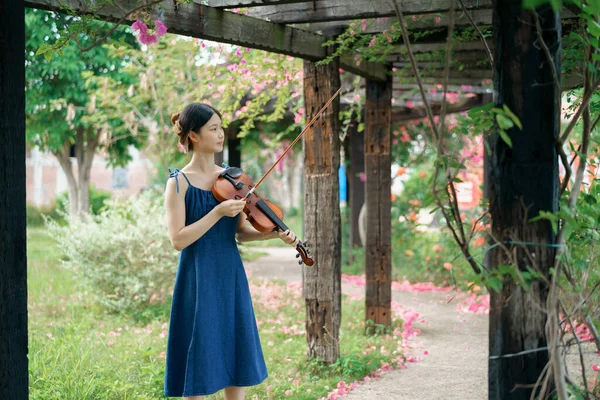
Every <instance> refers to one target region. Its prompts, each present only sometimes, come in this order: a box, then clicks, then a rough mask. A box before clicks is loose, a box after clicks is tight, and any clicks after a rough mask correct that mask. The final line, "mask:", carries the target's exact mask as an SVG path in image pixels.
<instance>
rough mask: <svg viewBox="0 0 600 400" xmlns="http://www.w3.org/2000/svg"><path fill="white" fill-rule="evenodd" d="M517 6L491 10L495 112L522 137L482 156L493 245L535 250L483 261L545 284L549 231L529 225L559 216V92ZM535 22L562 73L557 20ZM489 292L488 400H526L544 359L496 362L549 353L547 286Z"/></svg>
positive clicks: (496, 142)
mask: <svg viewBox="0 0 600 400" xmlns="http://www.w3.org/2000/svg"><path fill="white" fill-rule="evenodd" d="M521 4H522V0H503V1H499V0H495V1H494V5H493V7H494V10H493V13H494V14H493V28H494V40H495V42H496V54H495V56H494V63H495V65H494V84H495V88H496V99H495V103H496V105H497V106H498V107H502V106H503V105H506V106H508V107H509V108H510V110H512V111H513V112H514V113H515V114H516V115H517V116H518V118H519V119H520V120H521V123H522V125H523V130H522V131H521V130H520V129H519V128H517V127H516V126H515V127H513V128H512V129H510V130H508V131H507V133H508V134H509V136H510V138H511V140H512V144H513V145H512V148H511V147H509V146H508V145H507V144H506V143H505V142H504V141H503V140H502V139H501V138H500V137H499V136H498V135H497V134H494V135H492V136H491V138H490V146H491V154H490V153H487V152H486V158H485V162H486V168H485V175H486V177H485V178H486V185H485V186H486V192H487V193H486V198H488V199H489V201H490V213H491V220H492V222H491V231H492V233H493V235H494V237H495V239H497V240H500V241H504V242H505V243H506V242H508V241H512V242H515V241H518V242H522V243H523V242H527V243H535V244H536V245H519V244H511V243H507V244H506V247H507V248H508V249H509V250H510V252H511V255H508V254H507V253H506V252H505V251H504V250H503V249H502V248H501V246H499V247H495V248H494V249H492V250H491V251H489V252H488V253H487V254H486V259H485V266H486V268H487V269H489V270H491V271H497V270H498V267H499V266H500V265H511V266H512V268H515V269H517V270H518V271H525V270H526V267H527V266H534V267H536V268H538V269H539V272H541V274H542V275H543V276H544V278H545V279H548V278H549V268H550V267H551V266H552V265H553V262H554V249H553V248H552V247H549V246H548V245H550V244H552V243H554V240H555V237H554V234H553V231H552V228H551V225H550V223H548V222H547V221H538V222H528V219H530V218H533V217H535V216H537V215H538V213H539V211H540V210H543V211H548V212H555V211H557V209H558V198H559V197H558V196H559V193H558V190H559V176H558V157H557V150H556V149H557V147H556V146H557V136H558V130H559V127H560V120H559V116H560V110H559V109H558V108H557V102H556V98H557V96H558V95H559V90H560V89H559V88H556V87H555V85H554V79H553V75H552V70H551V67H550V64H549V62H548V59H547V57H546V56H545V54H544V51H543V49H542V46H540V43H539V41H538V37H537V31H536V24H535V19H534V16H533V14H532V12H530V11H526V10H522V9H521ZM539 18H540V22H541V24H542V31H543V37H544V40H545V42H546V43H547V45H548V47H549V50H550V53H551V56H552V59H553V62H554V64H555V66H556V70H557V71H559V72H560V63H559V57H560V49H561V42H560V37H561V25H560V19H559V15H558V14H556V13H554V12H553V11H552V9H551V8H550V7H549V6H548V7H544V8H543V9H540V10H539ZM558 79H560V75H559V76H558ZM524 247H526V251H525V250H524ZM527 253H530V254H531V255H532V256H531V258H530V257H528V255H527ZM509 257H510V258H509ZM513 260H516V264H517V265H515V262H513ZM532 262H534V263H535V265H532ZM490 292H491V309H490V319H489V321H490V326H489V354H490V357H491V358H490V360H489V378H488V383H489V398H490V399H511V400H520V399H523V400H525V399H529V398H530V396H531V394H532V392H533V391H534V389H532V388H531V387H527V385H533V384H535V383H536V381H537V379H538V378H539V377H540V375H541V374H542V371H543V369H544V367H545V366H546V364H547V363H548V358H549V357H548V352H547V351H546V350H542V351H537V352H532V353H528V354H525V355H521V356H512V357H506V358H504V357H503V358H493V357H497V356H502V355H508V354H514V353H517V352H521V351H524V350H530V349H537V348H543V347H545V346H546V344H547V339H546V334H545V324H546V319H547V316H546V314H545V311H544V308H545V304H546V298H547V295H548V286H547V284H546V283H545V282H544V281H543V280H542V279H538V280H535V281H534V282H533V284H532V286H531V288H530V289H529V290H525V289H524V288H523V287H522V286H521V285H519V284H518V282H517V281H516V280H515V279H511V278H510V277H509V278H507V279H504V284H503V286H502V288H501V289H499V291H495V290H493V289H490ZM536 393H537V391H536Z"/></svg>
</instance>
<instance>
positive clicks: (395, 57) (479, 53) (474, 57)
mask: <svg viewBox="0 0 600 400" xmlns="http://www.w3.org/2000/svg"><path fill="white" fill-rule="evenodd" d="M490 44H491V43H490ZM441 50H442V51H444V49H441ZM399 51H400V50H398V52H396V53H393V54H390V55H388V56H387V57H386V62H389V63H393V64H394V66H395V67H398V66H401V65H410V60H409V59H408V55H407V54H399ZM422 53H424V52H422ZM445 54H446V52H445V51H444V52H443V53H440V54H439V55H436V54H431V55H428V56H426V55H424V54H423V56H421V57H417V60H416V61H417V64H422V63H425V62H434V61H437V62H441V63H442V64H443V63H444V61H445ZM452 60H453V61H457V62H462V63H486V64H485V65H486V67H487V66H489V67H490V68H491V66H490V63H489V61H488V60H489V59H488V56H487V54H486V52H485V50H484V48H483V47H482V48H481V49H478V50H471V51H469V50H464V51H455V52H453V53H452Z"/></svg>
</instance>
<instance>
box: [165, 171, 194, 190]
mask: <svg viewBox="0 0 600 400" xmlns="http://www.w3.org/2000/svg"><path fill="white" fill-rule="evenodd" d="M180 173H181V174H182V175H183V177H184V178H185V180H186V181H187V183H188V185H190V186H192V184H191V183H190V180H189V179H188V177H187V176H186V175H185V172H183V171H180V170H178V169H177V168H169V178H175V187H176V189H177V193H179V179H178V178H177V177H178V176H179V174H180Z"/></svg>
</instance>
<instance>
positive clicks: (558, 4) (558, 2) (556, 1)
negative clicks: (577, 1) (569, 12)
mask: <svg viewBox="0 0 600 400" xmlns="http://www.w3.org/2000/svg"><path fill="white" fill-rule="evenodd" d="M550 5H551V6H552V10H554V12H559V11H560V9H561V8H562V0H550Z"/></svg>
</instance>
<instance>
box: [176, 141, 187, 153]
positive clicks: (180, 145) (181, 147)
mask: <svg viewBox="0 0 600 400" xmlns="http://www.w3.org/2000/svg"><path fill="white" fill-rule="evenodd" d="M177 148H178V149H179V152H180V153H185V147H183V145H182V144H181V143H177Z"/></svg>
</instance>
